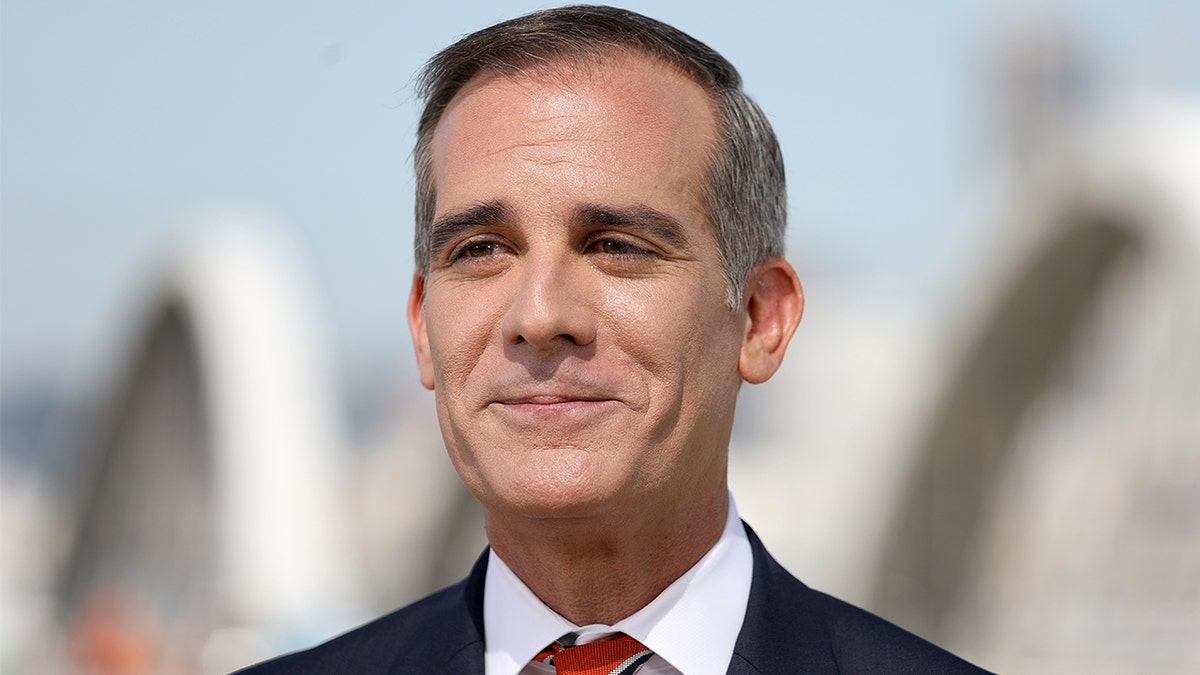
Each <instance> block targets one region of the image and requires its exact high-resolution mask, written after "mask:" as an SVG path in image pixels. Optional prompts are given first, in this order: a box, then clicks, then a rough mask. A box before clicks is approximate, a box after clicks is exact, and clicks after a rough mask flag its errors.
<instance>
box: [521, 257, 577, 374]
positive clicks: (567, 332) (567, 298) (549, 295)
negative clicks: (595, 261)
mask: <svg viewBox="0 0 1200 675" xmlns="http://www.w3.org/2000/svg"><path fill="white" fill-rule="evenodd" d="M523 268H524V269H522V270H521V273H520V274H519V275H518V277H517V280H516V281H517V283H518V284H519V286H518V288H517V290H516V293H515V296H514V297H513V300H512V304H511V305H510V306H509V308H508V311H507V313H506V314H505V316H504V319H503V323H502V326H501V331H502V332H503V334H504V339H505V342H507V343H508V344H515V345H520V344H527V345H529V346H530V347H533V348H534V349H536V350H538V351H550V350H555V349H561V348H563V347H567V346H570V345H577V346H583V345H588V344H591V342H592V341H593V340H595V338H596V323H595V316H594V314H593V311H592V302H593V300H594V298H590V297H589V295H590V293H589V291H588V288H587V281H586V279H584V278H581V276H583V273H582V272H581V271H579V270H576V269H573V266H572V265H571V264H570V263H569V262H561V261H553V260H533V259H529V260H527V261H526V262H525V265H524V266H523Z"/></svg>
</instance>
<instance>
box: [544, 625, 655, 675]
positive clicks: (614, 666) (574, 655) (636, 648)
mask: <svg viewBox="0 0 1200 675" xmlns="http://www.w3.org/2000/svg"><path fill="white" fill-rule="evenodd" d="M572 637H573V635H572ZM566 642H569V640H563V639H560V640H559V641H558V642H555V643H554V644H552V645H550V647H548V648H547V649H546V650H544V651H543V652H542V653H541V654H538V657H537V660H538V661H543V662H545V663H549V664H553V665H554V672H555V674H556V675H633V674H634V673H636V672H637V671H638V669H639V668H641V667H642V666H643V665H645V663H646V662H647V661H649V660H650V657H651V656H654V652H652V651H650V650H649V649H647V648H646V646H645V645H643V644H642V643H640V642H638V641H637V640H635V639H633V638H631V637H629V636H628V635H625V634H624V633H621V634H620V635H617V636H616V637H613V638H611V639H608V640H600V641H597V642H589V643H587V644H584V645H572V646H566V645H565V644H564V643H566Z"/></svg>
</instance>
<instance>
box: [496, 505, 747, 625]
mask: <svg viewBox="0 0 1200 675" xmlns="http://www.w3.org/2000/svg"><path fill="white" fill-rule="evenodd" d="M728 512H729V498H728V493H727V492H726V490H725V488H724V486H723V485H722V486H721V489H720V490H719V491H717V492H715V493H714V494H711V495H706V496H704V497H703V498H699V499H693V500H689V502H688V504H687V505H680V504H672V505H669V507H668V508H662V509H657V510H655V509H648V508H646V507H645V505H641V506H640V507H637V508H633V509H629V510H627V511H622V512H611V513H605V514H604V515H601V516H588V517H578V518H574V517H565V518H554V517H550V518H547V517H529V516H523V515H520V514H509V513H495V512H493V511H491V510H489V511H488V512H487V528H488V540H489V541H490V543H491V546H492V548H493V549H494V550H495V551H496V554H497V555H498V556H500V558H501V559H503V560H504V563H505V564H506V565H508V567H509V568H510V569H511V570H512V571H513V573H514V574H516V575H517V577H518V578H520V579H521V581H522V582H524V583H525V585H526V586H528V587H529V589H530V590H532V591H533V593H534V594H535V595H537V597H538V598H539V599H541V601H542V602H544V603H545V604H546V605H547V606H548V607H550V609H553V610H554V611H555V612H557V613H558V614H560V615H561V616H563V617H564V618H566V619H567V620H568V621H571V622H573V623H575V624H576V625H580V626H586V625H589V624H597V623H598V624H605V625H612V624H614V623H616V622H618V621H620V620H621V619H624V618H626V617H628V616H630V615H632V614H634V613H635V612H637V611H638V610H639V609H641V608H643V607H645V606H646V605H647V604H649V603H650V601H651V600H653V599H654V598H656V597H658V595H659V594H660V593H662V592H663V590H664V589H666V587H667V586H669V585H671V583H672V582H674V581H675V580H676V579H678V578H679V577H681V576H683V574H684V573H685V572H687V571H688V570H689V569H691V568H692V566H693V565H695V564H696V563H697V562H698V561H699V560H700V558H702V557H704V554H705V553H707V552H708V551H709V549H711V548H712V547H713V545H714V544H716V542H717V540H718V539H720V538H721V532H722V531H723V530H724V528H725V520H726V517H727V515H728Z"/></svg>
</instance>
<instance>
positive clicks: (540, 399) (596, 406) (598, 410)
mask: <svg viewBox="0 0 1200 675" xmlns="http://www.w3.org/2000/svg"><path fill="white" fill-rule="evenodd" d="M616 402H617V401H616V400H615V399H611V398H602V397H596V396H586V395H585V396H579V395H561V394H531V395H528V396H518V397H514V398H505V399H500V400H496V401H492V402H491V403H490V404H489V405H488V407H489V408H491V409H492V410H493V411H494V412H497V413H499V414H500V415H502V416H503V417H507V418H510V419H511V420H513V421H515V422H538V423H546V422H554V421H560V422H578V421H584V420H588V419H592V418H594V417H595V416H596V415H601V414H604V413H606V412H607V411H608V410H609V409H610V407H611V404H613V403H616Z"/></svg>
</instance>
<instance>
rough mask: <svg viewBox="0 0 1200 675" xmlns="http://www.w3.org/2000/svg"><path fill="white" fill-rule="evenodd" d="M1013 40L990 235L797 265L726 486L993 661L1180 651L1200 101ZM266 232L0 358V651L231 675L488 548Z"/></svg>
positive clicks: (1055, 661)
mask: <svg viewBox="0 0 1200 675" xmlns="http://www.w3.org/2000/svg"><path fill="white" fill-rule="evenodd" d="M998 33H999V36H998V37H997V39H996V45H995V47H994V49H993V50H992V52H990V54H991V56H990V58H989V61H988V64H989V67H990V68H991V69H992V72H990V73H988V74H987V76H986V77H987V81H988V82H990V83H991V84H990V85H989V88H988V89H987V94H986V96H987V97H988V100H987V101H986V102H985V103H984V104H982V105H981V106H979V107H980V108H981V109H986V110H987V111H988V117H989V119H988V120H987V121H986V123H981V125H984V126H987V127H988V128H990V129H991V130H992V131H991V133H990V134H989V135H988V138H989V145H988V147H987V148H986V156H987V160H986V161H985V162H984V165H985V167H986V170H983V171H980V172H979V173H978V175H977V176H976V177H975V179H974V180H973V183H974V186H973V188H972V189H971V191H970V195H969V197H968V198H966V199H965V200H964V201H966V202H968V203H969V209H968V212H967V213H966V214H965V215H964V219H965V220H969V221H971V222H972V223H973V224H974V225H975V226H976V227H977V228H978V231H980V232H984V233H985V234H984V235H983V237H984V238H983V239H981V240H979V241H977V242H974V243H973V245H972V246H971V247H969V248H968V249H964V251H963V252H962V256H961V258H960V259H959V260H958V262H957V263H956V264H955V266H954V268H953V269H951V270H949V271H947V272H946V273H945V274H944V275H943V276H942V277H941V278H944V279H948V280H949V284H950V289H949V290H948V291H946V292H945V293H943V294H941V295H940V296H939V298H938V302H924V303H921V302H917V301H914V300H913V299H912V298H911V297H909V296H905V295H903V294H900V293H894V292H889V291H888V290H887V289H884V290H881V291H877V292H872V293H868V292H865V291H863V290H862V288H860V287H856V286H853V285H850V284H846V283H843V282H841V281H840V280H839V279H838V278H837V277H835V276H831V275H829V274H824V273H821V272H820V271H817V272H816V273H813V274H806V269H805V268H804V267H803V266H802V265H801V266H799V267H800V273H801V277H802V279H804V281H805V286H806V293H807V296H808V302H809V306H808V310H807V313H806V316H805V320H804V322H803V323H802V324H801V327H800V332H799V333H798V335H797V338H796V340H795V342H794V343H793V347H792V349H791V351H790V353H789V355H788V359H787V362H786V363H785V365H784V368H783V369H782V370H781V371H780V373H779V374H778V376H777V377H776V378H775V379H773V380H772V381H770V382H768V383H767V384H764V385H761V386H758V387H745V388H744V389H743V392H742V400H741V401H740V403H739V411H738V422H737V425H736V427H735V430H734V440H733V447H732V449H731V489H732V491H733V494H734V496H735V498H736V500H737V502H738V507H739V509H740V510H741V512H742V515H743V517H744V518H745V519H746V520H747V521H748V522H750V523H751V524H752V525H753V526H754V527H755V529H756V530H757V531H758V532H759V534H760V535H761V536H762V538H763V540H764V541H765V542H766V543H767V546H768V548H769V549H771V550H772V552H773V553H774V554H775V555H776V556H777V557H778V558H779V559H780V560H781V561H782V562H783V563H784V564H785V565H786V566H787V567H788V568H789V569H790V570H791V571H792V572H793V573H794V574H796V575H797V576H798V577H800V578H801V579H802V580H804V581H805V582H807V583H809V584H810V585H812V586H815V587H817V588H820V589H822V590H825V591H827V592H830V593H832V594H834V595H837V596H840V597H843V598H845V599H847V600H850V601H852V602H855V603H858V604H861V605H863V606H865V607H867V608H869V609H872V610H873V611H876V612H879V613H881V614H882V615H883V616H885V617H887V618H889V619H891V620H893V621H895V622H897V623H899V624H900V625H902V626H904V627H906V628H908V629H910V630H913V631H916V632H917V633H919V634H921V635H924V636H926V637H928V638H929V639H932V640H934V641H935V642H938V643H939V644H942V645H944V646H946V647H948V648H950V649H952V650H954V651H957V652H959V653H962V654H963V655H964V656H966V657H967V658H969V659H971V660H973V661H975V662H977V663H979V664H980V665H982V666H984V667H986V668H988V669H991V670H995V671H998V672H1022V673H1023V672H1042V673H1083V672H1087V673H1128V672H1156V673H1195V672H1200V642H1197V641H1196V639H1195V638H1196V636H1197V635H1200V347H1198V346H1197V345H1200V92H1198V91H1197V90H1196V89H1195V88H1191V89H1189V88H1187V87H1169V86H1154V87H1139V88H1134V87H1121V86H1106V85H1105V84H1104V79H1103V77H1101V75H1100V74H1099V73H1097V72H1096V69H1095V67H1094V65H1093V64H1092V63H1091V62H1090V61H1089V59H1088V54H1087V50H1086V48H1085V47H1084V45H1082V44H1080V43H1079V42H1078V41H1077V39H1076V37H1075V35H1074V34H1073V33H1072V31H1070V30H1068V29H1067V28H1066V27H1064V26H1063V25H1061V24H1059V23H1057V22H1055V21H1052V20H1049V19H1047V18H1045V17H1043V16H1040V15H1037V16H1032V17H1027V18H1026V19H1020V20H1014V21H1013V22H1012V23H1011V25H1006V26H1005V27H1003V28H1002V29H1000V30H999V31H998ZM330 58H334V56H330ZM980 77H981V78H983V77H984V75H982V74H981V75H980ZM982 95H984V94H981V96H982ZM5 140H6V141H7V139H5ZM8 192H9V187H8V186H7V185H6V186H5V199H8V198H10V194H8ZM282 225H283V224H281V223H275V222H270V221H269V220H264V219H263V218H261V217H258V216H252V215H247V214H245V213H243V212H226V213H218V214H212V215H208V216H205V217H204V218H202V219H201V220H199V221H198V222H197V223H196V224H195V226H194V227H191V228H189V229H188V232H189V234H188V236H186V237H184V238H180V239H176V240H174V241H173V243H172V244H171V245H169V246H166V247H164V248H163V250H162V252H161V253H160V254H159V255H156V256H154V259H153V263H152V265H151V267H152V271H151V272H149V273H147V276H146V281H145V283H143V284H141V285H140V286H139V289H138V292H137V297H131V298H129V299H128V304H129V306H130V307H132V308H133V309H132V310H131V311H130V312H129V313H128V314H127V315H126V316H125V317H124V318H123V320H122V321H123V325H122V327H121V328H120V329H119V330H118V331H117V334H118V335H120V337H119V338H118V339H115V340H114V341H113V345H112V350H111V353H110V354H108V355H107V356H106V358H104V359H103V361H104V364H105V365H104V366H103V367H97V368H96V369H95V371H94V372H95V375H94V377H93V378H92V379H91V380H90V381H89V382H88V383H87V384H86V386H78V387H75V388H73V389H70V390H66V391H64V390H63V389H62V388H58V387H55V386H53V385H52V384H51V383H48V382H44V381H37V380H36V379H35V380H24V381H20V382H17V381H15V380H12V379H6V380H5V381H4V390H3V392H2V396H0V452H2V454H0V462H2V464H0V537H2V539H0V565H2V566H0V606H2V607H3V612H2V614H0V672H2V673H9V672H11V673H59V672H84V673H223V672H228V671H230V670H232V669H235V668H237V667H240V666H243V665H247V664H249V663H252V662H254V661H256V660H260V659H262V658H266V657H268V656H271V655H273V654H277V653H281V652H283V651H287V650H291V649H296V648H300V647H303V646H307V645H310V644H313V643H315V642H317V641H320V640H322V639H324V638H327V637H329V636H332V635H334V634H336V633H338V632H341V631H343V630H346V629H348V628H350V627H352V626H354V625H356V624H357V623H360V622H362V621H364V620H367V619H369V618H371V617H373V616H375V615H378V614H380V613H383V612H385V611H388V610H390V609H393V608H395V607H398V606H400V605H402V604H404V603H406V602H408V601H411V600H413V599H416V598H417V597H420V596H421V595H423V594H424V593H426V592H428V591H429V590H432V589H434V588H437V587H439V586H441V585H444V584H447V583H452V582H454V581H456V580H457V579H458V578H460V577H461V576H462V575H463V574H465V572H466V570H467V569H468V567H469V565H470V563H471V562H472V561H473V560H474V559H475V557H476V556H477V555H478V554H479V552H480V551H481V550H482V547H483V546H484V544H485V538H484V534H483V529H482V521H481V515H480V512H479V509H478V506H477V505H476V504H475V503H474V501H473V500H472V499H471V498H470V497H469V495H467V494H466V493H465V491H464V490H463V489H462V488H461V486H460V484H459V483H458V480H457V478H456V477H455V475H454V473H453V471H452V469H451V467H450V466H449V463H448V461H447V460H446V459H445V457H444V451H443V450H442V447H441V439H440V434H439V432H438V428H437V422H436V419H435V416H434V411H433V402H432V396H431V395H430V394H428V393H427V392H424V391H422V390H420V389H419V388H418V387H417V386H415V375H414V373H413V369H412V367H411V366H410V365H408V364H407V360H406V359H405V358H404V357H406V356H407V348H408V346H407V345H404V344H398V345H396V346H395V352H396V353H397V354H398V355H400V356H399V357H398V358H397V360H395V361H390V362H384V363H378V364H375V365H374V366H372V367H365V368H363V367H359V368H354V369H351V368H347V367H345V366H344V364H339V363H337V361H336V359H335V358H334V356H333V352H332V349H331V347H330V345H329V342H328V334H329V333H330V327H329V326H328V325H327V323H328V319H327V318H325V317H324V316H323V315H322V313H321V310H320V309H319V307H320V302H319V300H318V299H319V297H320V293H318V292H317V291H316V290H314V287H313V285H312V283H311V280H310V276H309V272H308V270H307V266H308V264H307V262H306V259H305V256H304V255H302V254H301V253H299V252H297V251H298V249H297V247H296V246H295V242H293V241H292V240H291V238H290V236H289V235H288V234H287V232H289V230H288V229H286V228H284V227H283V226H282ZM10 226H11V225H10V224H9V223H5V224H4V227H5V228H8V227H10ZM395 254H396V256H397V257H398V258H399V257H407V254H405V253H404V252H402V251H401V252H396V253H395ZM6 283H9V282H8V281H7V280H6ZM404 290H406V289H390V290H389V291H388V293H387V296H388V298H389V302H390V303H391V306H390V307H388V310H387V311H391V312H400V311H401V308H402V305H403V302H402V300H397V298H403V294H404ZM8 320H9V319H8V317H5V318H4V321H8ZM4 367H5V370H10V371H11V364H7V363H6V364H4Z"/></svg>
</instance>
